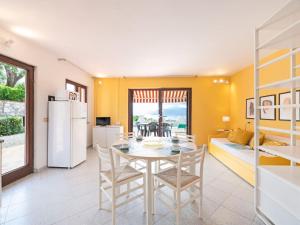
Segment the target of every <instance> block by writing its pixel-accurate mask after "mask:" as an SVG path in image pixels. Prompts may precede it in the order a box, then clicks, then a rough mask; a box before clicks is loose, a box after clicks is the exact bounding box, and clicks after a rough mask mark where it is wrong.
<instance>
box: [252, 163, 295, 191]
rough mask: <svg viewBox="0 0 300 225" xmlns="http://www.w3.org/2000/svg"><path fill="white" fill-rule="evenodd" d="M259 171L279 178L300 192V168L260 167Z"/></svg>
mask: <svg viewBox="0 0 300 225" xmlns="http://www.w3.org/2000/svg"><path fill="white" fill-rule="evenodd" d="M258 169H260V170H262V171H264V172H266V173H268V174H270V175H272V176H275V177H276V178H279V179H280V180H281V181H282V182H283V183H287V184H290V185H292V186H294V187H295V188H296V189H297V190H298V191H300V167H291V166H259V167H258Z"/></svg>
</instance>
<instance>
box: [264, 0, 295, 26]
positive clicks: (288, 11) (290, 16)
mask: <svg viewBox="0 0 300 225" xmlns="http://www.w3.org/2000/svg"><path fill="white" fill-rule="evenodd" d="M299 12H300V1H298V0H292V1H289V2H288V3H287V4H285V5H284V6H283V7H282V8H281V9H280V10H278V11H277V12H276V13H274V14H273V15H272V17H270V18H269V19H268V20H267V21H266V22H265V23H264V24H262V25H261V26H260V27H259V30H270V29H272V30H273V29H280V28H282V27H285V26H286V24H289V23H290V21H297V20H299V19H300V13H299Z"/></svg>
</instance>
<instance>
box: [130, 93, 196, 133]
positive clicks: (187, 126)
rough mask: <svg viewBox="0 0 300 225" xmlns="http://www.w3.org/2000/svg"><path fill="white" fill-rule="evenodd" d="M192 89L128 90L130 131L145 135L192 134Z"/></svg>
mask: <svg viewBox="0 0 300 225" xmlns="http://www.w3.org/2000/svg"><path fill="white" fill-rule="evenodd" d="M191 102H192V89H191V88H159V89H129V90H128V131H129V132H132V131H133V132H135V133H136V134H137V135H142V136H159V137H170V136H174V135H177V134H191V120H192V118H191V107H192V105H191Z"/></svg>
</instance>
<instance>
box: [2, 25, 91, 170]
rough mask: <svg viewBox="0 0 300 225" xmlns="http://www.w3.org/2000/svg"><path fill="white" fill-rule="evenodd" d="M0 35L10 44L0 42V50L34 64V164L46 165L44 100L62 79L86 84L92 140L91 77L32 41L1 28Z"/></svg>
mask: <svg viewBox="0 0 300 225" xmlns="http://www.w3.org/2000/svg"><path fill="white" fill-rule="evenodd" d="M0 37H1V39H3V38H4V39H12V40H13V41H14V43H13V44H12V45H11V46H10V47H6V46H4V45H1V44H0V53H1V54H3V55H6V56H9V57H11V58H14V59H17V60H20V61H22V62H25V63H27V64H30V65H33V66H35V72H34V76H35V78H34V168H35V169H40V168H43V167H45V166H46V165H47V122H45V118H47V101H48V95H54V93H55V91H56V90H57V89H61V88H64V87H65V79H66V78H68V79H70V80H72V81H75V82H78V83H80V84H83V85H86V86H88V110H89V119H88V121H89V122H90V123H89V125H88V145H91V144H92V135H91V133H92V132H91V129H92V121H93V112H94V100H93V78H92V77H91V76H89V75H88V74H87V73H85V72H83V71H81V70H79V69H78V68H77V67H75V66H73V65H71V64H69V63H67V62H61V61H58V60H57V58H58V56H56V55H55V54H53V53H52V52H50V51H48V50H46V49H44V48H42V47H40V46H38V45H35V44H34V43H32V42H31V41H28V40H26V39H23V38H21V37H18V36H15V35H13V34H11V33H9V32H7V31H5V30H3V29H1V28H0Z"/></svg>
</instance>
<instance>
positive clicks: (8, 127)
mask: <svg viewBox="0 0 300 225" xmlns="http://www.w3.org/2000/svg"><path fill="white" fill-rule="evenodd" d="M20 133H24V127H23V119H22V117H17V116H9V117H0V137H1V136H8V135H13V134H20Z"/></svg>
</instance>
